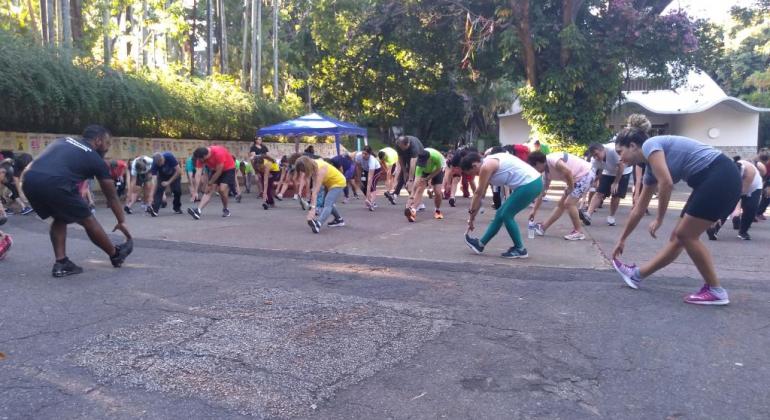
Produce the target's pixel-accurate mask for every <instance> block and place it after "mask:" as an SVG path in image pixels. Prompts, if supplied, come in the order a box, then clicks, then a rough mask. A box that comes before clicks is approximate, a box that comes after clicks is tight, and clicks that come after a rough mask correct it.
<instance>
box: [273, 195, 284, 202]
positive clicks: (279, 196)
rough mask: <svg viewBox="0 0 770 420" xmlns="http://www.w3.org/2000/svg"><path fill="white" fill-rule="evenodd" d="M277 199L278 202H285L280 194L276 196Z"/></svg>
mask: <svg viewBox="0 0 770 420" xmlns="http://www.w3.org/2000/svg"><path fill="white" fill-rule="evenodd" d="M275 199H276V200H278V201H283V196H282V195H281V194H278V195H276V196H275Z"/></svg>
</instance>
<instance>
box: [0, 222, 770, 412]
mask: <svg viewBox="0 0 770 420" xmlns="http://www.w3.org/2000/svg"><path fill="white" fill-rule="evenodd" d="M101 213H104V212H101ZM277 214H278V216H272V215H271V217H279V218H280V217H283V215H282V214H280V213H277ZM291 216H296V214H292V215H291ZM260 217H262V216H261V214H260ZM357 217H363V216H361V215H359V214H357V213H355V212H352V211H351V212H348V213H347V214H346V221H347V220H352V223H351V225H352V226H351V227H350V229H348V228H346V229H348V230H347V231H345V230H343V232H342V233H337V232H339V231H335V232H334V233H333V234H332V232H331V230H330V231H329V232H324V233H328V234H329V235H328V236H325V238H330V240H332V241H334V240H335V238H338V237H339V235H351V234H352V235H356V234H357V232H358V231H357V230H355V229H356V228H355V221H356V220H357ZM130 222H131V223H132V225H131V226H132V227H133V226H136V228H137V231H142V230H143V229H145V230H148V231H149V230H150V229H151V228H152V226H154V225H156V222H157V220H153V219H150V218H137V217H134V218H132V219H130ZM217 222H218V223H219V221H217ZM212 223H213V222H212ZM449 223H453V222H452V221H451V220H450V222H449ZM425 225H426V224H422V225H420V224H419V223H418V224H417V227H416V228H415V229H424V227H423V226H425ZM168 226H170V227H169V229H171V228H173V229H176V231H180V232H182V233H180V234H179V235H180V236H181V235H184V236H187V237H190V238H192V239H190V240H182V239H180V238H178V237H174V236H170V237H169V238H168V240H161V239H159V238H157V237H155V236H152V235H145V236H139V237H138V238H137V240H136V243H135V245H136V247H135V251H134V254H133V255H132V256H131V257H130V258H129V260H128V262H127V264H126V265H125V266H124V267H123V268H121V269H119V270H116V269H113V268H112V267H111V266H110V264H109V262H108V261H107V259H106V258H105V257H104V256H103V255H101V253H100V252H99V251H98V250H97V249H96V248H94V247H93V246H92V245H91V244H90V243H88V241H87V240H86V239H85V235H84V234H83V233H82V232H79V231H78V230H77V229H71V230H70V240H69V242H68V251H69V255H70V257H71V258H73V260H75V261H76V262H78V263H80V264H82V265H83V266H84V268H85V269H86V271H85V273H83V274H82V275H79V276H74V277H70V278H65V279H54V278H51V277H50V273H49V270H50V250H49V248H48V247H49V245H48V239H47V235H46V233H45V225H44V224H42V223H41V222H39V221H35V220H34V219H32V218H23V219H22V218H14V219H12V220H11V223H9V225H6V226H4V229H6V230H7V231H8V232H10V233H12V234H14V236H15V244H14V249H13V250H12V251H11V253H10V254H9V257H8V259H7V260H5V261H3V262H2V263H0V279H1V280H0V352H2V353H4V354H5V355H6V358H5V359H0V419H26V418H28V419H49V418H50V419H54V418H55V419H75V418H110V419H114V418H118V419H121V418H126V419H128V418H131V419H136V418H152V419H155V418H172V419H198V418H201V419H203V418H228V419H229V418H313V419H316V418H318V419H361V418H373V419H380V418H395V419H405V418H414V419H424V418H430V419H435V418H450V419H457V418H459V419H466V418H467V419H478V418H495V419H532V418H536V419H558V418H569V419H573V418H586V419H594V418H607V419H616V418H624V419H648V418H720V419H723V418H741V419H765V418H767V413H768V412H770V391H769V390H770V379H769V378H770V366H769V365H768V363H767V361H766V355H767V348H769V347H770V328H768V325H770V322H768V319H770V316H769V315H770V309H769V308H770V305H769V304H770V290H769V289H768V286H767V282H766V281H765V279H763V278H761V277H760V276H756V275H743V274H741V272H739V271H738V270H727V272H728V273H736V274H735V277H730V276H729V274H728V275H727V277H725V282H726V283H727V285H728V287H729V290H730V292H731V300H732V301H733V303H732V304H731V305H730V306H729V307H726V308H703V307H693V306H689V305H685V304H683V303H681V297H682V296H683V295H685V294H686V293H689V292H691V291H692V290H694V289H695V288H697V287H698V284H697V282H696V281H694V280H692V279H691V278H688V277H689V276H685V275H681V276H679V275H671V274H677V273H678V271H673V272H667V273H663V275H661V276H658V277H656V278H655V279H654V281H650V282H649V283H646V284H645V285H644V287H643V288H642V289H641V290H639V291H632V290H630V289H628V288H626V287H624V286H623V285H622V282H620V281H619V280H618V279H617V277H616V275H615V273H614V272H611V271H609V270H606V269H604V270H594V269H584V268H558V267H535V266H520V265H517V264H515V263H512V264H507V262H503V263H499V262H498V260H497V259H495V260H491V259H483V258H482V259H472V257H469V258H468V259H467V260H466V259H462V260H460V261H458V262H456V263H452V262H447V261H444V260H441V259H439V260H433V259H426V258H410V259H406V258H389V257H381V256H376V255H370V253H366V252H354V253H353V254H356V255H347V254H343V253H339V248H336V250H337V251H336V253H334V252H304V251H302V250H300V249H294V250H292V249H275V248H274V247H271V246H269V245H270V240H269V239H268V240H257V241H256V242H257V243H258V244H266V245H264V246H253V245H252V244H247V243H244V242H242V241H240V242H239V240H233V243H232V244H231V245H230V246H225V245H223V244H222V243H220V244H219V245H207V244H206V243H205V242H206V239H207V235H210V231H209V230H207V229H208V225H205V224H203V225H202V226H203V230H201V231H199V232H198V237H197V238H196V237H194V234H195V233H196V231H195V230H194V229H191V228H190V227H191V226H194V225H192V222H191V221H189V220H184V221H181V220H180V221H178V222H177V221H174V222H168ZM448 226H450V227H453V226H454V227H456V226H455V225H452V224H449V225H448ZM185 229H186V230H185ZM265 229H266V230H265V231H258V232H256V233H255V235H265V237H266V238H271V237H273V236H274V235H278V234H280V231H279V230H271V229H275V228H272V227H266V228H265ZM605 229H606V228H605ZM756 229H757V233H756V234H755V235H753V236H755V237H756V238H759V240H756V241H755V242H754V243H755V244H757V245H760V246H757V247H753V248H751V249H750V250H749V252H748V253H747V252H746V249H745V248H744V249H743V253H744V254H747V255H746V256H747V258H749V260H751V261H754V260H759V259H760V258H761V257H760V255H761V253H763V252H765V251H764V250H765V249H766V247H764V248H763V247H761V244H762V242H761V240H762V235H763V234H764V235H766V230H767V227H766V226H764V225H759V226H758V227H757V228H756ZM288 234H291V235H301V236H297V237H296V238H297V239H300V240H304V241H307V240H314V239H316V237H313V236H310V234H309V233H308V232H304V231H303V232H302V233H294V232H289V233H287V235H288ZM590 234H591V235H592V236H593V237H594V238H595V241H596V244H598V246H599V247H605V243H606V242H608V241H609V236H610V234H611V232H608V231H606V230H602V229H599V228H597V229H595V230H591V231H590ZM605 237H606V238H605ZM442 238H443V237H442ZM355 239H356V240H357V241H362V240H365V239H366V236H365V235H363V236H361V237H358V238H355ZM281 240H282V241H286V239H281ZM377 240H378V241H380V240H381V238H378V239H377ZM218 242H225V241H224V239H222V238H219V240H218ZM317 242H318V241H313V245H312V246H317V245H318V243H317ZM725 243H727V242H725ZM299 246H302V243H301V242H300V244H299ZM387 246H392V247H393V248H394V249H396V248H399V249H401V248H403V239H402V238H400V237H397V236H396V237H394V238H393V239H392V244H391V245H387V244H382V243H379V244H378V247H379V248H378V249H386V248H387ZM569 246H579V247H582V248H579V249H584V250H586V252H595V251H593V250H592V249H593V248H592V247H593V245H591V244H589V243H583V244H577V245H574V244H569ZM709 246H715V245H714V244H709ZM719 246H725V247H727V248H726V251H725V253H727V254H730V255H736V254H739V252H738V251H739V250H738V248H736V246H739V245H737V243H728V244H727V245H722V244H719ZM258 248H265V249H258ZM448 248H451V246H449V245H448ZM643 251H644V252H647V249H644V250H643ZM400 252H402V253H403V249H401V251H400ZM448 252H450V253H452V252H458V253H459V252H460V251H457V250H455V249H452V250H451V251H448ZM371 254H373V253H371ZM385 255H388V254H385ZM548 258H554V257H553V256H549V257H548ZM590 260H591V261H593V260H594V257H591V258H590ZM591 264H592V265H593V263H591ZM685 268H688V267H685ZM688 269H689V270H690V271H692V270H694V269H693V268H692V267H689V268H688ZM677 270H682V268H678V269H677Z"/></svg>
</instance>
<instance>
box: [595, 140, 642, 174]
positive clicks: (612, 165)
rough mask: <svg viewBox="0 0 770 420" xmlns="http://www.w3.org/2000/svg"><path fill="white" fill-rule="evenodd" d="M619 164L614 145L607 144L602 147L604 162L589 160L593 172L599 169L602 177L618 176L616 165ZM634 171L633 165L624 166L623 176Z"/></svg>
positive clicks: (618, 156)
mask: <svg viewBox="0 0 770 420" xmlns="http://www.w3.org/2000/svg"><path fill="white" fill-rule="evenodd" d="M619 163H620V155H618V152H616V151H615V143H607V144H605V145H604V160H603V161H601V160H598V159H596V158H591V166H592V167H593V170H594V171H598V170H600V169H601V171H602V175H608V176H616V175H617V174H618V164H619ZM633 170H634V167H633V165H626V166H625V167H624V168H623V175H628V174H630V173H631V171H633Z"/></svg>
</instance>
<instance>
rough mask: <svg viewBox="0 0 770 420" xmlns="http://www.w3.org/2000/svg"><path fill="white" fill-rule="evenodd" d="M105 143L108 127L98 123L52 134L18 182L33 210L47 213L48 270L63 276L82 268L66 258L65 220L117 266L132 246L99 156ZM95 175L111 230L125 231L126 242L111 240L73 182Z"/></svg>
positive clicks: (113, 186) (106, 171)
mask: <svg viewBox="0 0 770 420" xmlns="http://www.w3.org/2000/svg"><path fill="white" fill-rule="evenodd" d="M109 148H110V133H109V132H108V131H107V130H106V129H105V128H104V127H101V126H98V125H91V126H88V127H86V129H85V131H84V132H83V138H82V139H81V140H75V139H73V138H70V137H65V138H61V139H58V140H56V141H55V142H54V143H52V144H51V145H49V146H48V147H47V148H46V149H45V151H43V153H42V154H41V155H40V156H39V157H38V158H37V159H36V160H35V161H34V162H32V164H31V165H30V167H29V168H28V169H27V171H26V173H25V174H24V179H23V184H22V188H23V190H24V194H25V195H26V196H27V198H28V199H29V201H30V203H31V204H32V208H34V209H35V211H36V212H37V214H38V216H40V218H42V219H46V218H48V217H51V218H53V223H51V243H52V245H53V251H54V255H55V257H56V262H55V263H54V265H53V270H52V271H51V273H52V274H53V276H54V277H64V276H69V275H72V274H79V273H82V272H83V269H82V268H81V267H78V266H77V265H75V263H73V262H72V261H70V260H69V258H67V254H66V242H67V225H68V224H70V223H77V224H79V225H81V226H83V227H84V228H85V230H86V233H88V237H89V238H90V239H91V242H93V243H94V244H95V245H96V246H98V247H99V248H101V249H102V250H103V251H104V252H105V253H107V255H108V256H109V257H110V262H111V263H112V265H113V267H120V266H121V265H122V264H123V262H124V261H125V260H126V257H128V255H129V254H131V251H132V250H133V248H134V246H133V242H132V240H131V234H130V233H129V231H128V228H127V227H126V224H125V221H126V217H125V215H124V214H123V209H121V207H120V201H119V200H118V194H117V193H116V191H115V183H114V182H113V180H112V177H111V176H110V170H109V167H108V166H107V163H106V162H105V161H104V155H105V154H106V153H107V151H108V150H109ZM93 177H96V179H97V180H98V181H99V186H100V187H101V189H102V192H103V193H104V195H105V197H106V198H107V204H108V205H109V207H110V209H112V212H113V213H114V214H115V218H116V219H117V221H118V223H117V224H116V225H115V227H114V228H113V229H112V231H113V232H114V231H116V230H120V231H121V232H123V234H124V235H125V236H126V239H127V241H126V243H124V244H122V245H113V244H112V241H110V238H109V237H108V236H107V233H105V231H104V229H102V226H101V225H100V224H99V222H98V221H97V220H96V219H95V218H94V216H93V215H92V214H91V210H90V209H89V208H88V203H86V202H85V201H84V200H83V198H82V197H81V196H80V194H79V193H78V187H77V185H78V184H79V183H81V182H83V181H85V180H87V179H89V178H93Z"/></svg>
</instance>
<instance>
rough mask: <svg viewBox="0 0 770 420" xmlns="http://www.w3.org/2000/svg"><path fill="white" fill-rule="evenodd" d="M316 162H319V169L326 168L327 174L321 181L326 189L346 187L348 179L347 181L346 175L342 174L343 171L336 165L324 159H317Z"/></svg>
mask: <svg viewBox="0 0 770 420" xmlns="http://www.w3.org/2000/svg"><path fill="white" fill-rule="evenodd" d="M316 163H318V169H319V170H320V169H321V168H326V175H325V176H324V179H323V180H322V181H321V184H322V185H323V186H324V187H326V189H332V188H345V186H346V185H347V181H345V175H342V172H340V171H339V170H338V169H337V168H335V167H334V166H332V165H329V164H328V163H327V162H326V161H325V160H323V159H316Z"/></svg>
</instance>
